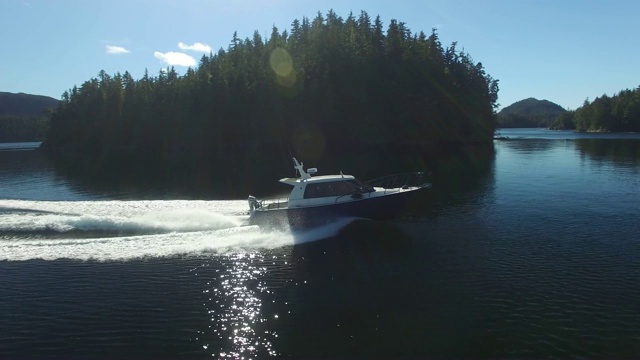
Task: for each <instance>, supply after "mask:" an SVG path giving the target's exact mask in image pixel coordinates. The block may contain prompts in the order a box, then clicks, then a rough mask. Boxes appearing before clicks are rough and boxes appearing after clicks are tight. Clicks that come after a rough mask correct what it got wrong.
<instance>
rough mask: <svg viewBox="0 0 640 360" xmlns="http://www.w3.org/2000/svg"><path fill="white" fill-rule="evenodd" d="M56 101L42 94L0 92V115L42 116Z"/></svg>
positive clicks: (54, 105)
mask: <svg viewBox="0 0 640 360" xmlns="http://www.w3.org/2000/svg"><path fill="white" fill-rule="evenodd" d="M58 102H59V101H58V100H56V99H54V98H52V97H49V96H44V95H32V94H25V93H17V94H16V93H10V92H0V116H42V115H43V114H44V112H45V110H47V109H52V108H55V107H56V106H58Z"/></svg>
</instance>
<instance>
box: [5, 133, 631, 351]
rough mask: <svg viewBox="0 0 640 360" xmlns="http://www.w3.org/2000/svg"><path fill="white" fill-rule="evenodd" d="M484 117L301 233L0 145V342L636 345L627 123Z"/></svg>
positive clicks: (226, 347) (162, 347)
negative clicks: (512, 125)
mask: <svg viewBox="0 0 640 360" xmlns="http://www.w3.org/2000/svg"><path fill="white" fill-rule="evenodd" d="M501 133H502V135H505V136H508V137H509V138H510V140H508V141H496V143H495V147H496V155H495V161H494V162H493V164H492V166H491V168H490V170H489V171H488V172H486V173H482V174H478V175H476V176H474V177H472V178H462V179H451V183H450V184H439V185H438V186H434V188H433V191H432V192H431V193H428V194H424V195H423V196H422V197H421V198H419V199H417V200H416V204H414V205H415V206H414V207H413V208H412V209H410V210H409V211H408V212H407V213H406V214H405V215H404V216H403V217H401V218H400V219H397V220H394V221H391V222H372V221H365V220H350V219H345V221H344V222H342V223H337V224H329V225H327V226H326V227H324V228H320V229H314V230H310V231H308V232H305V233H290V232H286V231H269V230H266V229H259V228H257V227H247V226H241V225H242V224H243V222H244V221H245V220H246V210H247V205H246V201H244V200H237V201H195V200H180V199H175V200H166V196H162V197H159V198H162V199H164V200H148V199H149V195H148V194H144V196H140V197H139V199H136V198H135V194H131V193H122V192H121V191H120V190H118V191H115V190H114V191H109V189H108V188H104V186H101V187H100V188H92V187H91V186H87V185H86V184H82V185H78V184H77V183H74V181H73V180H71V179H68V178H66V177H64V176H62V175H60V174H56V172H55V170H54V168H53V167H52V165H51V164H50V163H49V162H48V161H47V160H46V159H45V158H43V157H42V156H41V155H40V154H39V153H38V152H36V151H24V150H23V151H0V289H1V290H0V319H1V320H2V321H0V358H1V359H23V358H47V359H49V358H65V359H67V358H135V359H141V358H148V359H158V358H202V359H204V358H237V359H240V358H244V359H258V358H260V359H261V358H270V357H274V356H275V357H278V358H557V357H559V358H623V357H624V358H638V357H640V286H639V285H638V284H639V283H640V136H638V135H637V134H587V135H585V134H575V133H571V132H557V131H556V132H552V131H544V130H536V129H526V130H519V129H515V130H503V131H501ZM6 147H7V146H5V148H6ZM0 148H2V146H0ZM285 160H286V159H285ZM317 165H318V166H319V167H320V172H322V167H321V164H317ZM267 180H268V179H267ZM122 199H127V200H122Z"/></svg>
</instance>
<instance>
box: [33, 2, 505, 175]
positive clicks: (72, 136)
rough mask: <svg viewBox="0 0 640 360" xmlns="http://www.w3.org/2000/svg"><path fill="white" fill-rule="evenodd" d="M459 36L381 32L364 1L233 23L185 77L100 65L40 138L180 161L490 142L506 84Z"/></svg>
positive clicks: (51, 145) (79, 148) (402, 28)
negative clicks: (287, 23) (361, 7)
mask: <svg viewBox="0 0 640 360" xmlns="http://www.w3.org/2000/svg"><path fill="white" fill-rule="evenodd" d="M456 45H457V44H456V43H453V44H451V45H450V46H448V47H443V46H442V44H441V42H440V40H439V38H438V34H437V33H436V31H435V29H434V30H432V32H431V33H430V34H429V35H426V34H425V33H423V32H419V33H413V32H411V31H410V29H409V28H408V27H407V25H406V24H405V23H403V22H398V21H396V20H391V22H390V24H389V26H388V27H387V29H386V32H385V31H384V28H383V24H382V22H381V20H380V17H379V16H378V17H377V18H376V19H375V20H373V21H372V20H371V18H370V17H369V15H368V14H367V13H366V12H364V11H363V12H361V13H360V15H359V16H358V17H355V16H353V15H351V14H350V15H349V16H348V17H347V18H346V19H343V18H342V17H339V16H338V15H336V14H335V13H334V12H333V11H329V12H328V13H327V14H326V15H323V14H321V13H318V14H317V16H316V17H315V18H314V19H312V20H310V19H308V18H306V17H305V18H303V19H302V21H299V20H294V21H293V23H292V24H291V29H290V30H289V31H287V30H285V31H279V29H278V28H276V27H275V26H274V27H273V29H272V32H271V35H270V36H269V38H268V39H263V38H262V36H261V35H260V34H259V32H258V31H256V32H254V34H253V37H251V38H245V39H241V38H239V37H238V36H237V34H236V33H234V34H233V37H232V40H231V43H230V45H229V47H228V49H227V50H222V49H221V50H220V51H218V52H217V53H216V54H209V55H208V56H203V57H202V58H201V59H200V62H199V65H198V67H197V68H196V69H192V68H190V69H188V70H187V71H186V73H185V74H184V75H182V76H180V75H178V74H177V73H176V71H175V70H174V69H173V68H169V69H168V70H166V71H161V72H160V73H158V74H157V75H155V76H152V75H150V74H148V72H145V74H144V76H143V77H142V78H141V79H138V80H135V79H133V78H132V76H131V75H130V74H129V73H128V72H125V73H124V74H120V73H117V74H115V75H108V74H106V73H105V72H104V71H101V72H100V74H99V75H98V77H97V78H93V79H91V80H88V81H86V82H85V83H83V84H82V85H81V86H80V87H74V88H73V89H71V90H69V91H68V92H65V93H64V94H63V96H62V101H61V103H60V104H59V106H58V107H57V109H56V110H55V111H54V112H53V115H52V116H51V127H50V130H49V132H48V134H47V138H46V141H45V143H44V147H45V148H46V149H49V150H51V151H52V152H55V153H58V154H60V153H62V154H71V153H75V154H78V153H82V154H85V155H88V156H90V157H92V158H94V159H98V160H101V161H107V160H108V159H110V158H113V157H118V156H119V157H120V158H121V157H122V156H123V155H124V156H125V158H126V159H130V158H131V157H136V158H138V159H140V158H144V160H145V164H147V165H148V166H151V165H153V164H156V165H158V166H159V167H161V168H165V169H168V167H171V166H175V168H176V169H183V170H184V169H186V168H188V167H190V166H192V165H193V166H198V165H199V164H201V163H202V162H211V161H213V162H214V163H215V166H228V165H230V164H234V166H236V167H240V168H246V167H249V166H251V165H252V164H255V163H256V162H257V159H262V158H264V157H265V156H266V154H270V155H271V154H277V156H282V155H286V154H287V153H288V150H291V151H294V153H296V154H298V155H300V156H306V157H307V158H318V157H323V158H331V157H334V156H337V155H338V154H340V153H345V152H353V151H355V150H357V149H366V148H371V147H375V148H378V149H379V148H381V147H385V146H392V147H398V146H399V147H403V146H409V147H412V146H418V147H424V146H439V145H442V144H446V145H447V146H453V147H456V146H461V145H462V144H470V143H475V144H490V143H491V139H492V136H493V132H494V129H495V123H496V120H495V113H494V109H495V106H496V100H497V93H498V82H497V80H494V79H492V78H491V76H489V75H488V74H486V72H485V70H484V68H483V66H482V64H481V63H476V62H474V61H473V60H472V59H471V57H470V56H469V55H468V54H467V53H465V52H462V51H459V50H458V49H457V48H456ZM278 161H279V159H278ZM273 162H274V159H270V163H273ZM282 162H283V163H284V162H286V163H287V165H288V161H282ZM92 164H94V165H96V164H99V162H95V161H94V162H92ZM122 166H123V165H122V163H121V167H122ZM236 175H237V174H236Z"/></svg>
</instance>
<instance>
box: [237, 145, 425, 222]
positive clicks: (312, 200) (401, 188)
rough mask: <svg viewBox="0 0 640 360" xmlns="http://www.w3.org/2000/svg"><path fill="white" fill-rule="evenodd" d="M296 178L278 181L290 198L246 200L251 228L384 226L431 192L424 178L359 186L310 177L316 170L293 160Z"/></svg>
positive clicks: (350, 180)
mask: <svg viewBox="0 0 640 360" xmlns="http://www.w3.org/2000/svg"><path fill="white" fill-rule="evenodd" d="M292 158H293V164H294V168H295V170H296V177H295V178H282V179H280V182H281V183H284V184H287V185H289V186H290V187H291V192H290V194H289V195H288V196H283V197H281V198H276V199H258V198H256V197H255V196H249V198H248V202H249V224H250V225H259V226H268V227H279V228H282V227H289V228H292V229H296V228H307V227H310V226H311V227H313V226H317V225H320V224H323V223H326V222H329V221H332V220H336V219H338V218H345V217H351V218H365V219H372V220H386V219H391V218H394V217H396V216H397V215H398V214H399V213H401V212H402V210H403V208H404V206H405V205H406V203H407V201H408V200H410V199H411V198H412V197H413V196H414V195H416V192H417V191H419V190H421V189H425V188H429V187H431V184H430V183H428V182H426V181H425V180H426V176H425V173H423V172H414V173H404V174H396V175H390V176H385V177H381V178H377V179H374V180H371V181H367V182H362V181H360V180H358V179H356V178H355V177H354V176H352V175H346V174H343V173H342V171H340V174H337V175H321V176H314V175H315V174H316V173H317V171H318V169H317V168H309V169H307V170H305V169H304V164H303V163H302V162H298V160H297V159H296V158H295V157H293V156H292Z"/></svg>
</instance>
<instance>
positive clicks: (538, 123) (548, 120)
mask: <svg viewBox="0 0 640 360" xmlns="http://www.w3.org/2000/svg"><path fill="white" fill-rule="evenodd" d="M566 111H567V110H565V109H564V108H563V107H562V106H560V105H558V104H555V103H553V102H551V101H548V100H538V99H534V98H528V99H524V100H520V101H517V102H515V103H513V104H511V105H509V106H507V107H505V108H504V109H502V110H500V112H498V127H503V128H508V127H549V126H550V125H551V124H552V123H553V122H554V121H555V120H556V118H557V117H558V116H559V115H561V114H563V113H565V112H566Z"/></svg>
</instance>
